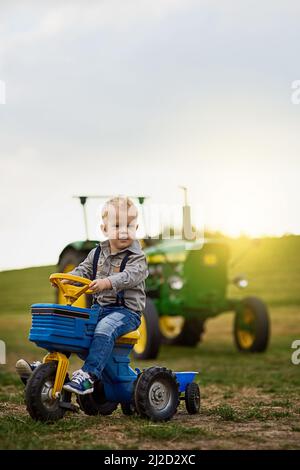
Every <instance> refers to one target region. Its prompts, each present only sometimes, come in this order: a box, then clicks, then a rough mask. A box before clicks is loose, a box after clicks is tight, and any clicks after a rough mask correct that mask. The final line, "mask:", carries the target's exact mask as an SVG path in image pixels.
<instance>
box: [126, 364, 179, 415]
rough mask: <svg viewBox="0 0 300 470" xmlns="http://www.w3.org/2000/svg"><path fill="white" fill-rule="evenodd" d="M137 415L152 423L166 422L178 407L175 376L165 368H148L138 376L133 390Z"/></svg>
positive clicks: (177, 390)
mask: <svg viewBox="0 0 300 470" xmlns="http://www.w3.org/2000/svg"><path fill="white" fill-rule="evenodd" d="M134 401H135V407H136V410H137V412H138V414H139V415H140V416H141V417H143V418H148V419H151V420H152V421H168V420H169V419H171V418H172V416H174V414H175V413H176V411H177V408H178V405H179V384H178V382H177V378H176V375H175V374H174V372H172V371H171V370H170V369H166V368H165V367H149V369H145V370H144V371H143V372H142V373H141V375H140V376H139V379H138V381H137V382H136V385H135V390H134Z"/></svg>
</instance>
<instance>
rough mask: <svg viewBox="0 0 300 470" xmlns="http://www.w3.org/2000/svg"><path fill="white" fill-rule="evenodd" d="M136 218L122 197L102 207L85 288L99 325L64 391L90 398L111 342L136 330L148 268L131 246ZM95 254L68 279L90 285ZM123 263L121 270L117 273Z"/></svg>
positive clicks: (133, 208)
mask: <svg viewBox="0 0 300 470" xmlns="http://www.w3.org/2000/svg"><path fill="white" fill-rule="evenodd" d="M137 217H138V211H137V208H136V206H135V205H134V204H133V202H132V201H131V200H130V199H129V198H127V197H115V198H112V199H110V200H109V201H107V202H106V204H105V205H104V207H103V210H102V224H101V230H102V232H103V234H104V235H105V236H106V237H107V240H105V241H103V242H101V243H100V248H101V251H100V256H99V260H98V264H97V273H96V279H95V280H93V281H92V282H91V284H90V285H89V288H90V289H91V290H92V291H93V296H94V301H96V302H97V303H98V304H99V306H100V307H99V308H100V311H99V321H98V324H97V326H96V329H95V332H94V336H93V339H92V342H91V346H90V349H89V352H88V356H87V358H86V360H85V363H84V365H83V367H82V369H80V370H78V371H75V372H74V373H73V376H72V379H71V381H69V382H67V383H66V384H65V385H64V389H65V390H69V391H71V392H75V393H77V394H79V395H85V394H87V393H92V392H93V390H94V386H93V384H94V382H95V380H97V379H100V378H101V374H102V371H103V369H104V367H105V365H106V363H107V361H108V359H109V357H110V355H111V352H112V349H113V347H114V343H115V340H116V338H117V337H118V336H121V335H124V334H125V333H128V332H129V331H134V330H136V329H137V328H138V327H139V325H140V323H141V312H142V311H143V309H144V308H145V303H146V295H145V279H146V278H147V276H148V268H147V262H146V257H145V254H144V253H143V251H142V249H141V246H140V243H139V241H138V240H136V230H137V228H138V224H137ZM96 249H97V248H94V249H93V250H92V251H90V253H89V254H88V256H87V257H86V259H85V260H84V261H83V262H82V263H80V264H79V266H78V267H77V268H75V269H74V270H73V271H70V272H69V274H74V275H76V276H81V277H85V278H88V279H92V277H93V260H94V255H95V252H96ZM125 257H126V260H127V261H126V265H125V268H124V269H123V270H122V272H120V267H121V266H122V260H123V258H125ZM123 265H124V262H123ZM64 282H68V281H64Z"/></svg>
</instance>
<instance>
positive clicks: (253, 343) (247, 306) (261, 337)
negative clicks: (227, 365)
mask: <svg viewBox="0 0 300 470" xmlns="http://www.w3.org/2000/svg"><path fill="white" fill-rule="evenodd" d="M233 333H234V340H235V344H236V346H237V348H238V350H239V351H242V352H263V351H265V350H266V349H267V346H268V342H269V336H270V320H269V314H268V309H267V307H266V305H265V304H264V303H263V302H262V301H261V300H260V299H258V298H256V297H247V298H245V299H243V301H242V306H241V309H240V310H239V311H237V312H236V315H235V319H234V331H233Z"/></svg>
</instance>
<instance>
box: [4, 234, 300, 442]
mask: <svg viewBox="0 0 300 470" xmlns="http://www.w3.org/2000/svg"><path fill="white" fill-rule="evenodd" d="M247 243H248V241H247V240H241V241H239V242H231V244H232V248H233V258H234V257H235V256H239V254H240V253H241V252H242V251H243V249H244V248H245V247H246V246H247ZM299 253H300V237H285V238H283V239H266V240H262V241H261V242H260V244H259V245H258V246H256V247H254V248H253V249H252V252H249V253H248V254H247V255H246V256H245V257H244V258H243V260H241V261H240V262H239V263H238V264H237V266H236V268H235V269H234V270H233V272H234V273H236V274H237V273H240V272H241V273H247V274H248V276H249V280H250V286H249V289H248V292H247V295H248V293H249V294H251V295H252V294H257V295H259V296H260V297H262V298H263V299H265V300H266V301H267V303H268V305H269V310H270V316H271V320H272V337H271V342H270V347H269V349H268V351H267V352H266V353H264V354H252V355H248V354H240V353H238V352H237V351H236V350H235V347H234V345H233V341H232V321H233V314H224V315H222V316H220V317H218V318H215V319H213V320H210V321H208V322H207V328H206V334H205V336H204V341H203V343H201V344H199V345H198V347H197V348H193V349H190V348H175V347H167V346H164V347H163V348H162V350H161V353H160V355H159V358H158V359H157V360H156V361H155V363H156V364H159V365H165V366H167V367H170V368H172V369H174V370H178V371H180V370H197V371H199V376H198V382H199V384H200V387H201V395H202V404H201V413H200V414H199V415H196V416H195V415H194V416H190V415H188V414H187V412H186V410H185V408H184V406H183V404H181V405H180V408H179V410H178V412H177V414H176V415H175V417H174V418H173V419H172V421H170V422H169V423H163V424H156V423H151V422H147V421H144V420H142V419H140V418H137V417H125V416H123V415H122V412H121V410H119V409H118V410H116V411H115V412H114V413H113V414H112V415H111V416H108V417H87V416H85V415H84V414H82V413H81V412H80V413H79V414H75V415H74V414H67V415H66V417H65V418H64V420H62V421H60V422H57V423H55V424H51V425H48V424H41V423H35V422H33V421H32V420H31V419H30V418H29V416H28V414H27V412H26V408H25V405H24V402H23V387H22V385H21V383H19V380H18V377H16V374H15V373H14V364H15V362H16V359H18V358H20V357H26V358H28V359H29V360H31V359H39V358H41V357H42V355H43V351H41V350H39V349H38V348H37V347H35V346H34V345H32V344H31V343H29V341H28V340H27V335H28V330H29V327H30V321H31V319H30V315H29V306H30V304H31V303H34V302H39V301H43V302H48V301H52V300H53V288H51V287H49V286H50V285H48V282H47V278H48V275H49V274H50V273H51V272H54V271H55V268H54V267H51V266H50V267H42V268H31V269H27V270H19V271H9V272H6V273H4V272H3V273H0V286H1V288H0V289H1V298H2V305H1V308H0V339H2V340H4V341H5V342H6V345H7V364H6V365H1V366H0V448H1V449H78V448H79V449H112V450H114V449H174V450H176V449H300V395H299V390H300V365H299V366H295V365H293V364H292V363H291V353H292V349H291V344H292V342H293V341H294V340H295V339H300V292H299V285H300V255H299ZM230 293H231V294H232V295H235V296H237V295H242V294H241V293H239V292H238V291H237V290H236V289H235V288H233V287H231V288H230ZM79 364H80V363H79V361H78V360H73V361H72V368H73V369H74V368H75V367H78V366H79ZM133 365H134V366H138V367H139V368H142V367H148V366H150V365H153V361H149V362H148V361H143V362H136V363H135V364H133Z"/></svg>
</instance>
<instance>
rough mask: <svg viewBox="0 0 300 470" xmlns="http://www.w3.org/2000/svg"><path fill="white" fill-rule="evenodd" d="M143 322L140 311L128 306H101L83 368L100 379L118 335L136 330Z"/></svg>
mask: <svg viewBox="0 0 300 470" xmlns="http://www.w3.org/2000/svg"><path fill="white" fill-rule="evenodd" d="M140 324H141V319H140V316H139V314H138V313H135V312H132V311H131V310H129V309H128V308H126V307H111V306H109V307H101V306H100V310H99V321H98V323H97V326H96V328H95V332H94V336H93V339H92V342H91V346H90V349H89V353H88V356H87V358H86V360H85V363H84V365H83V367H82V370H84V371H85V372H89V373H90V374H93V375H94V376H96V377H97V378H98V379H100V377H101V374H102V371H103V369H104V367H105V366H106V364H107V362H108V360H109V358H110V355H111V353H112V350H113V348H114V344H115V341H116V339H117V338H118V336H122V335H124V334H125V333H129V331H134V330H136V329H137V328H138V327H139V326H140Z"/></svg>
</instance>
